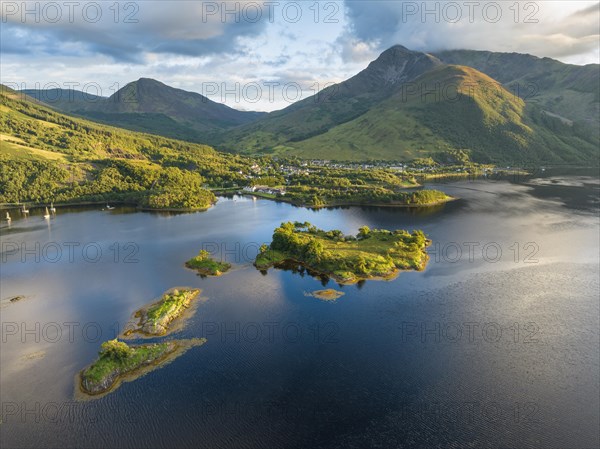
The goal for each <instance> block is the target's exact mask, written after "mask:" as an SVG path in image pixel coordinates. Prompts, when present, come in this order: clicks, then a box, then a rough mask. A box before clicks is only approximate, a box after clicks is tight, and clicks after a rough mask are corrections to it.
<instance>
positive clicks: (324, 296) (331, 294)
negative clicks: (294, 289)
mask: <svg viewBox="0 0 600 449" xmlns="http://www.w3.org/2000/svg"><path fill="white" fill-rule="evenodd" d="M304 296H309V297H312V298H317V299H320V300H321V301H336V300H337V299H339V298H341V297H342V296H344V292H340V291H338V290H334V289H333V288H327V289H325V290H315V291H314V292H310V293H307V292H304Z"/></svg>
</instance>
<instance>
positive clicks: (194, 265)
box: [185, 249, 231, 276]
mask: <svg viewBox="0 0 600 449" xmlns="http://www.w3.org/2000/svg"><path fill="white" fill-rule="evenodd" d="M185 266H186V267H188V268H190V269H192V270H196V271H197V272H198V273H199V274H200V275H203V276H221V275H222V274H223V273H225V272H227V271H228V270H229V269H230V268H231V264H230V263H227V262H219V261H216V260H214V259H213V258H212V257H211V256H210V253H209V252H208V251H206V250H205V249H203V250H201V251H200V252H199V253H198V255H197V256H196V257H193V258H191V259H190V260H188V261H187V262H186V263H185Z"/></svg>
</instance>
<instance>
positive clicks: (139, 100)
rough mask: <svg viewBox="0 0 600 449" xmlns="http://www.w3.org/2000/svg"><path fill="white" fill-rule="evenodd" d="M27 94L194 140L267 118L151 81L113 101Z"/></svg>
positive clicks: (137, 83)
mask: <svg viewBox="0 0 600 449" xmlns="http://www.w3.org/2000/svg"><path fill="white" fill-rule="evenodd" d="M21 92H23V93H24V94H26V95H28V96H31V97H33V98H36V99H38V100H40V101H45V102H46V103H47V104H48V105H50V106H52V107H53V108H55V109H57V110H59V111H62V112H66V113H70V114H76V115H79V116H82V117H85V118H89V119H92V120H95V121H98V122H101V123H106V124H110V125H115V126H119V127H121V128H126V129H130V130H134V131H142V132H147V133H152V134H158V135H163V136H166V137H172V138H177V139H183V140H189V141H193V142H206V141H207V140H208V138H207V134H209V133H212V132H215V131H218V130H222V129H227V128H231V127H235V126H239V125H243V124H245V123H249V122H252V121H254V120H256V119H258V118H260V117H261V116H263V115H264V113H261V112H246V111H238V110H236V109H233V108H230V107H228V106H226V105H224V104H220V103H216V102H214V101H211V100H209V99H208V98H206V97H205V96H203V95H200V94H198V93H195V92H187V91H185V90H181V89H176V88H173V87H170V86H167V85H166V84H163V83H161V82H159V81H156V80H153V79H149V78H140V79H139V80H138V81H134V82H131V83H129V84H127V85H126V86H124V87H123V88H122V89H120V90H118V91H117V92H115V93H114V94H113V95H112V96H111V97H109V98H106V97H97V96H93V95H89V94H85V93H83V92H78V91H68V90H60V89H53V90H50V91H43V90H23V91H21Z"/></svg>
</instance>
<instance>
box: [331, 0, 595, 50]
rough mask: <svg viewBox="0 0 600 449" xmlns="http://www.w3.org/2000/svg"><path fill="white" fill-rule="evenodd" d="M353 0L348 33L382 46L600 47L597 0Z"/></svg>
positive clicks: (348, 11) (354, 38)
mask: <svg viewBox="0 0 600 449" xmlns="http://www.w3.org/2000/svg"><path fill="white" fill-rule="evenodd" d="M471 3H476V4H477V5H476V6H469V2H460V1H458V2H442V1H427V2H415V1H371V2H365V1H351V0H346V3H345V7H346V14H347V17H348V20H349V23H348V26H347V29H346V34H347V37H346V38H345V40H346V41H349V42H351V44H348V45H351V46H350V49H348V48H346V47H342V48H343V50H342V51H344V52H345V54H346V57H347V58H349V59H352V58H353V57H354V55H353V53H352V51H351V50H352V48H353V47H357V46H358V45H359V43H364V44H366V45H369V46H371V47H373V46H374V47H376V48H377V49H378V50H379V51H381V50H384V49H385V48H388V47H390V46H392V45H394V44H402V45H404V46H406V47H408V48H411V49H413V50H421V51H439V50H446V49H473V50H491V51H507V52H512V51H516V52H523V53H532V54H535V55H538V56H549V57H574V56H577V55H583V54H588V56H589V57H590V59H591V57H592V56H593V55H594V54H597V52H598V39H599V36H598V23H599V17H600V16H599V11H600V4H599V3H597V2H576V1H554V2H552V1H547V2H529V3H523V2H520V3H518V8H515V7H514V3H513V2H488V1H482V2H471Z"/></svg>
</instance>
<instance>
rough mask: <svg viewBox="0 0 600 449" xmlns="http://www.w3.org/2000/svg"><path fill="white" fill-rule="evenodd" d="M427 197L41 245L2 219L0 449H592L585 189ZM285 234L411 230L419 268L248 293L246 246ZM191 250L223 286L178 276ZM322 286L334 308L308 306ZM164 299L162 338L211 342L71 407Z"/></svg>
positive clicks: (302, 281)
mask: <svg viewBox="0 0 600 449" xmlns="http://www.w3.org/2000/svg"><path fill="white" fill-rule="evenodd" d="M435 188H440V189H442V190H445V191H446V192H448V193H449V194H452V195H455V196H458V197H460V198H461V199H460V200H459V201H456V202H452V203H449V204H446V205H445V206H443V207H439V208H436V209H435V210H429V211H418V210H397V209H396V210H394V209H384V208H338V209H328V210H321V211H318V212H316V211H311V210H307V209H303V208H295V207H292V206H289V205H287V204H279V203H274V202H270V201H266V200H258V201H252V200H251V199H249V198H241V197H236V198H233V199H221V200H220V201H219V203H218V205H217V206H216V207H214V208H213V209H211V210H209V211H207V212H204V213H197V214H183V215H164V214H163V215H161V214H150V213H139V212H135V211H133V210H129V209H125V208H123V209H116V210H114V211H101V210H98V209H59V210H58V214H57V216H56V217H55V218H53V219H52V220H51V221H50V223H47V222H45V221H44V220H43V219H42V218H41V216H40V215H39V214H40V212H39V211H37V212H36V211H32V216H30V217H29V218H26V219H25V218H22V217H20V215H19V213H18V211H14V212H13V213H12V215H13V222H12V224H11V226H10V227H8V226H6V224H5V223H3V225H2V226H3V227H2V229H1V231H2V232H1V243H2V254H1V257H2V263H1V265H0V267H1V281H2V282H1V289H0V299H2V303H1V306H0V307H1V308H0V318H1V321H2V345H1V351H0V364H1V368H0V394H1V402H2V424H0V445H1V446H2V447H3V448H4V447H7V448H8V447H27V448H41V447H165V446H166V447H175V448H179V447H181V448H183V447H206V448H228V447H234V448H276V447H293V448H295V447H298V448H300V447H303V448H305V447H340V448H341V447H356V448H364V447H381V448H390V447H457V448H458V447H460V448H464V447H477V448H480V447H491V448H492V447H493V448H497V447H511V448H512V447H514V448H539V447H543V448H565V447H570V448H571V447H572V448H575V447H577V448H579V447H581V448H583V447H598V446H600V440H599V436H598V428H599V426H600V412H599V399H598V398H599V396H600V391H599V390H600V388H599V374H598V373H599V371H600V368H599V332H598V330H599V314H600V312H599V299H598V297H599V275H598V273H599V259H598V257H599V256H598V248H599V247H600V245H599V219H598V206H599V202H598V199H599V188H600V184H599V180H598V176H597V174H596V175H594V173H589V172H584V171H577V172H571V173H568V172H564V171H563V172H560V171H555V172H552V171H548V172H546V173H544V174H543V176H542V177H537V178H533V179H521V180H503V181H489V180H488V181H486V180H478V181H467V180H462V181H452V182H449V183H444V184H436V185H435ZM287 220H298V221H306V220H308V221H310V222H312V223H314V224H316V225H317V226H319V227H322V228H327V229H330V228H338V229H341V230H343V231H344V232H346V233H356V232H357V229H358V227H360V226H362V225H364V224H366V225H368V226H370V227H372V228H386V229H409V230H412V229H423V230H424V231H425V232H426V233H427V234H428V235H429V236H430V238H431V239H432V240H433V241H434V245H433V246H432V247H431V248H430V255H431V261H430V263H429V265H428V267H427V269H426V270H425V271H424V272H421V273H413V272H409V273H402V274H400V276H399V277H398V278H397V279H396V280H393V281H390V282H375V281H368V282H365V283H363V284H361V285H355V286H344V287H339V286H338V285H337V284H335V283H333V282H329V283H328V282H327V281H326V280H321V279H315V278H313V277H311V276H309V275H308V274H306V273H301V272H292V271H282V270H270V271H269V272H268V273H267V274H266V275H264V274H261V273H260V272H259V271H257V270H256V269H255V268H254V267H252V265H251V261H252V259H253V256H254V255H255V254H256V251H257V248H258V245H260V244H261V243H263V242H269V241H270V236H271V235H272V232H273V229H274V228H275V227H276V226H277V225H279V224H280V223H281V222H282V221H287ZM36 245H37V246H36ZM76 245H78V246H76ZM203 245H204V246H205V247H206V248H207V249H210V250H211V251H219V253H220V254H221V255H222V256H223V257H224V258H226V259H227V260H228V261H230V262H232V263H233V264H234V265H235V269H234V270H233V271H232V272H231V273H228V274H226V275H225V276H222V277H220V278H201V277H199V276H197V275H196V274H195V273H194V272H192V271H190V270H187V269H185V268H184V267H183V262H184V261H185V260H187V259H188V258H190V257H191V256H193V255H195V254H196V253H197V252H198V250H199V249H200V248H201V247H202V246H203ZM15 248H19V249H15ZM69 248H72V250H70V249H69ZM58 249H60V251H61V253H59V252H58ZM84 249H85V250H84ZM36 258H37V259H38V260H36ZM323 285H327V286H328V287H332V288H337V289H341V290H342V291H343V292H344V293H345V296H343V297H342V298H340V299H338V300H337V301H336V302H324V301H320V300H318V299H315V298H312V297H309V296H307V295H306V293H307V292H311V291H314V290H317V289H320V288H322V286H323ZM174 286H191V287H197V288H201V289H202V296H203V298H204V302H202V304H201V305H200V306H199V307H198V309H197V313H196V314H195V315H194V316H193V317H192V318H191V319H190V321H189V322H188V325H187V326H186V327H185V329H184V330H182V331H181V332H178V333H177V334H174V335H172V336H170V337H168V338H192V337H206V338H207V339H208V342H207V343H206V344H205V345H204V346H201V347H196V348H193V349H191V350H190V351H188V352H187V353H186V354H184V355H183V356H181V357H180V358H178V359H176V360H175V361H173V362H172V363H170V364H168V365H166V366H164V367H162V368H160V369H158V370H156V371H154V372H152V373H150V374H148V375H146V376H144V377H142V378H140V379H138V380H136V381H135V382H129V383H125V384H123V385H122V386H121V387H120V388H119V389H117V390H116V391H115V392H113V393H112V394H110V395H108V396H106V397H104V398H102V399H99V400H96V401H91V402H79V401H77V400H76V399H75V396H74V390H75V386H74V377H75V375H76V373H77V372H78V371H79V370H81V369H82V368H83V367H85V366H86V365H88V364H90V363H91V362H92V361H93V360H94V359H95V357H96V354H97V351H98V349H99V346H100V343H101V342H102V341H104V340H107V339H109V338H114V336H115V335H116V333H118V331H119V329H120V328H121V327H122V326H123V325H124V324H125V323H126V322H127V320H128V318H129V316H130V314H131V313H132V312H133V311H134V310H136V309H137V308H139V307H140V306H142V305H144V304H146V303H148V302H149V301H151V300H152V299H154V298H156V297H158V296H160V295H161V293H163V292H164V291H166V290H167V289H169V288H171V287H174ZM17 295H23V296H25V299H23V300H21V301H18V302H12V303H11V302H10V301H9V299H10V298H12V297H14V296H17ZM99 334H101V335H99Z"/></svg>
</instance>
